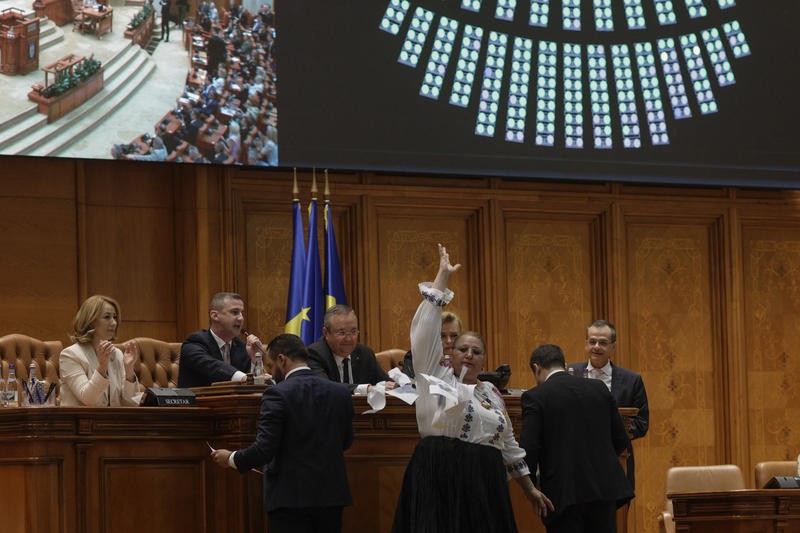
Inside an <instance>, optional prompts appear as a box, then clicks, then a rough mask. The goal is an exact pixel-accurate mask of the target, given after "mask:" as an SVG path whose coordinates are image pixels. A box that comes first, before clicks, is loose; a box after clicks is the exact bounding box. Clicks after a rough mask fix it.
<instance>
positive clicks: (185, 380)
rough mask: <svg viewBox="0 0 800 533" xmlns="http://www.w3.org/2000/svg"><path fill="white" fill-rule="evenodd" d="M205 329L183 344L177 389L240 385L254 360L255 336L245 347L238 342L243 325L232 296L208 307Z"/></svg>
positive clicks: (222, 296) (237, 302)
mask: <svg viewBox="0 0 800 533" xmlns="http://www.w3.org/2000/svg"><path fill="white" fill-rule="evenodd" d="M208 318H209V321H210V323H211V325H210V326H209V328H208V329H201V330H200V331H195V332H194V333H192V334H191V335H189V336H188V337H186V340H185V341H183V345H181V358H180V362H179V363H178V387H207V386H208V385H211V384H212V383H214V382H218V381H236V382H240V381H244V380H245V379H247V372H250V368H251V362H252V360H253V359H255V355H256V346H258V345H260V344H261V342H260V341H259V340H258V337H256V336H255V335H250V336H249V337H247V343H246V344H245V342H244V341H243V340H242V339H240V338H239V335H240V334H241V332H242V323H243V322H244V302H243V301H242V297H241V296H239V295H238V294H236V293H233V292H220V293H217V294H215V295H214V296H213V297H212V298H211V303H210V304H209V306H208Z"/></svg>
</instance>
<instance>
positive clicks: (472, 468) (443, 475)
mask: <svg viewBox="0 0 800 533" xmlns="http://www.w3.org/2000/svg"><path fill="white" fill-rule="evenodd" d="M516 531H517V525H516V522H515V521H514V511H513V509H512V507H511V499H510V498H509V495H508V482H507V481H506V469H505V466H504V465H503V457H502V455H501V453H500V450H498V449H497V448H494V447H492V446H483V445H480V444H471V443H468V442H464V441H461V440H458V439H452V438H449V437H425V438H424V439H422V440H421V441H420V442H419V444H417V447H416V448H415V449H414V454H413V455H412V456H411V460H410V461H409V462H408V466H407V467H406V473H405V476H404V477H403V488H402V490H401V491H400V499H399V501H398V502H397V510H396V511H395V515H394V525H393V526H392V533H469V532H475V533H516Z"/></svg>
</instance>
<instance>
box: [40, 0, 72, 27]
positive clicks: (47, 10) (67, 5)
mask: <svg viewBox="0 0 800 533" xmlns="http://www.w3.org/2000/svg"><path fill="white" fill-rule="evenodd" d="M33 10H34V11H36V16H37V17H39V18H44V17H47V18H49V19H50V20H52V21H53V22H54V23H55V25H56V26H63V25H64V24H67V23H68V22H72V19H74V18H75V13H74V12H73V10H72V2H71V1H70V0H35V1H34V2H33Z"/></svg>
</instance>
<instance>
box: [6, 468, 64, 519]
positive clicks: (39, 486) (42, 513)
mask: <svg viewBox="0 0 800 533" xmlns="http://www.w3.org/2000/svg"><path fill="white" fill-rule="evenodd" d="M62 467H63V461H61V460H60V459H59V458H55V457H28V458H18V459H3V460H0V479H2V480H3V487H4V488H10V489H12V492H7V493H5V494H4V496H3V498H0V517H2V518H0V520H2V524H3V531H26V532H30V533H56V532H65V531H72V529H71V528H67V527H66V525H67V524H66V522H65V516H64V510H65V509H64V504H65V502H64V494H63V493H62V492H61V487H62V486H63V475H64V473H63V471H62V470H63V468H62ZM20 495H22V496H23V497H22V498H21V499H20V498H19V497H18V496H20ZM30 495H35V498H28V497H27V496H30Z"/></svg>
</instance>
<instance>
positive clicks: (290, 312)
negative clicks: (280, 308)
mask: <svg viewBox="0 0 800 533" xmlns="http://www.w3.org/2000/svg"><path fill="white" fill-rule="evenodd" d="M292 211H293V215H292V216H293V226H294V243H293V244H292V271H291V275H290V277H289V299H288V301H287V303H286V325H285V326H284V328H283V332H284V333H292V334H294V335H297V336H298V337H299V336H300V329H301V328H300V324H301V323H302V322H303V321H308V320H309V317H308V309H304V308H303V284H304V283H305V271H306V251H305V247H306V240H305V237H304V235H303V213H302V212H301V211H300V200H295V201H294V202H293V207H292Z"/></svg>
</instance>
